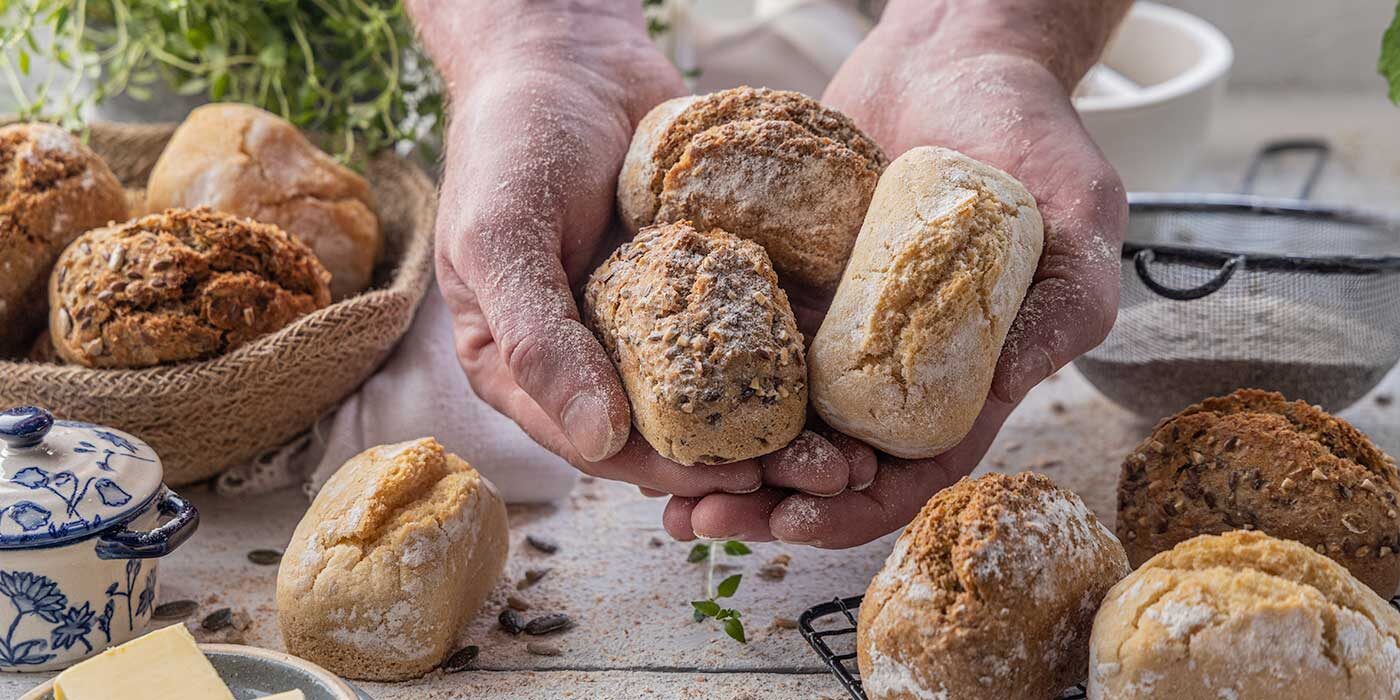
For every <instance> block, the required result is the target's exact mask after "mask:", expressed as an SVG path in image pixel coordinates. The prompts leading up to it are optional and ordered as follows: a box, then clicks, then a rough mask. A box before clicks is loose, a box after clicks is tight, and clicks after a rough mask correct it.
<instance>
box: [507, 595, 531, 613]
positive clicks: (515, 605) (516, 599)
mask: <svg viewBox="0 0 1400 700" xmlns="http://www.w3.org/2000/svg"><path fill="white" fill-rule="evenodd" d="M506 605H508V606H510V609H511V610H519V611H520V612H525V611H526V610H529V609H530V601H528V600H525V598H523V597H521V596H518V595H516V594H514V593H511V594H510V595H508V596H506Z"/></svg>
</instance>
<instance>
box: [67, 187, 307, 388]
mask: <svg viewBox="0 0 1400 700" xmlns="http://www.w3.org/2000/svg"><path fill="white" fill-rule="evenodd" d="M329 278H330V275H329V274H327V272H326V270H325V268H323V267H321V264H320V263H319V262H317V261H316V257H315V256H314V255H312V254H311V250H310V249H308V248H307V247H306V246H305V245H303V244H301V243H300V242H298V241H297V240H296V239H294V238H292V237H290V236H288V235H287V234H286V233H284V232H283V231H282V230H281V229H279V228H277V227H276V226H271V225H268V224H260V223H257V222H255V221H252V220H249V219H241V218H238V217H235V216H231V215H229V214H222V213H217V212H212V211H209V210H208V209H197V210H194V211H184V210H179V209H172V210H170V211H166V212H164V213H161V214H153V215H150V216H144V217H141V218H139V219H133V220H131V221H128V222H126V223H124V224H119V225H116V226H109V227H105V228H100V229H96V230H93V231H89V232H88V233H85V234H83V235H82V236H81V237H79V238H78V239H77V240H76V241H74V242H73V244H72V245H70V246H69V247H68V249H67V250H65V251H64V252H63V255H62V256H60V257H59V260H58V264H57V266H56V268H55V270H54V274H53V277H52V279H51V280H50V284H49V301H50V306H51V308H50V313H49V332H50V336H51V337H52V340H53V344H54V349H55V350H56V351H57V353H58V355H59V356H60V357H62V358H63V359H64V360H65V361H67V362H71V363H74V364H80V365H84V366H87V367H110V368H136V367H149V366H152V365H158V364H163V363H168V362H182V361H186V360H198V359H205V358H209V357H213V356H215V355H218V354H221V353H225V352H228V351H231V350H234V349H236V348H238V347H240V346H241V345H243V344H245V343H247V342H249V341H251V340H253V339H255V338H258V337H260V336H263V335H266V334H268V333H273V332H275V331H277V330H280V329H281V328H282V327H284V326H286V325H287V324H289V323H291V322H292V321H294V320H296V319H298V318H300V317H302V316H304V315H306V314H308V313H311V312H312V311H315V310H317V309H320V308H323V307H325V306H326V305H327V304H329V303H330V291H329V288H328V287H327V281H328V280H329Z"/></svg>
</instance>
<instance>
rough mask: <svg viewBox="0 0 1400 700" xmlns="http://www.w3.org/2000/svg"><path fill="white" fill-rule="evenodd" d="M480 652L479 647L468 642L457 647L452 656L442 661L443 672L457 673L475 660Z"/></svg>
mask: <svg viewBox="0 0 1400 700" xmlns="http://www.w3.org/2000/svg"><path fill="white" fill-rule="evenodd" d="M480 653H481V649H480V648H479V647H477V646H476V645H475V644H468V645H467V646H464V647H462V648H461V649H458V650H457V651H456V652H454V653H453V654H452V656H449V657H447V660H446V661H444V662H442V671H443V673H457V672H459V671H465V670H467V667H468V666H471V665H472V662H474V661H476V657H477V655H478V654H480Z"/></svg>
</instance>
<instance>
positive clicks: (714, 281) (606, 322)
mask: <svg viewBox="0 0 1400 700" xmlns="http://www.w3.org/2000/svg"><path fill="white" fill-rule="evenodd" d="M584 316H585V318H586V319H587V321H588V324H589V325H590V327H592V329H593V332H594V333H595V334H596V335H597V336H598V340H599V341H600V342H601V343H602V344H603V347H604V348H606V349H607V351H608V354H609V355H610V356H611V357H612V360H613V363H614V364H615V365H616V366H617V370H618V373H619V374H620V375H621V376H622V384H623V386H624V387H625V388H626V390H627V396H628V398H629V399H630V401H631V404H632V420H633V422H634V423H635V424H636V426H637V430H639V431H640V432H641V433H642V435H643V436H644V437H645V438H646V439H647V441H648V442H650V443H651V445H652V447H654V448H656V451H657V452H660V453H661V454H662V456H664V457H666V458H667V459H671V460H674V461H676V462H679V463H681V464H688V465H689V464H723V463H726V462H734V461H737V460H741V459H748V458H751V457H757V456H759V455H763V454H767V453H769V452H772V451H774V450H777V449H779V448H781V447H783V446H784V445H787V444H788V443H789V442H791V441H792V439H793V438H795V437H797V435H798V433H800V432H802V425H803V420H804V419H805V412H806V406H807V365H806V363H805V361H804V360H803V356H802V335H801V334H800V333H799V332H798V331H797V323H796V321H795V320H794V319H793V315H792V309H791V308H790V307H789V306H788V300H787V295H786V294H785V293H783V290H782V288H780V287H779V286H778V279H777V277H776V276H775V275H774V273H773V268H772V266H771V265H770V264H769V262H768V256H767V255H765V254H764V253H763V249H762V248H760V247H759V246H758V245H756V244H754V243H751V242H749V241H745V240H741V239H739V238H737V237H735V236H732V235H730V234H728V233H725V232H724V231H720V230H714V231H709V232H705V233H702V232H699V231H696V230H695V229H694V228H692V227H691V225H690V223H689V222H681V223H678V224H665V225H661V226H653V227H651V228H647V229H643V230H642V232H641V233H640V234H638V235H637V238H636V239H635V240H633V241H631V242H630V243H626V244H624V245H623V246H622V247H621V248H619V249H618V250H617V252H615V253H613V255H612V257H610V258H608V260H607V261H606V262H604V263H603V265H602V266H601V267H599V268H598V269H597V270H596V271H595V272H594V273H593V277H592V278H591V279H590V280H589V281H588V287H587V289H586V291H585V293H584Z"/></svg>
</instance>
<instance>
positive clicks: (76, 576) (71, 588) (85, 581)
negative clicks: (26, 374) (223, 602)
mask: <svg viewBox="0 0 1400 700" xmlns="http://www.w3.org/2000/svg"><path fill="white" fill-rule="evenodd" d="M0 440H3V444H4V446H3V449H0V671H53V670H57V669H61V668H65V667H67V666H71V665H72V664H74V663H76V662H78V661H81V660H82V659H85V658H87V657H89V656H92V655H93V654H96V653H98V652H100V651H102V650H103V649H105V648H107V647H108V646H114V645H117V644H121V643H122V642H125V641H127V640H129V639H132V638H134V637H137V636H139V635H140V634H141V633H142V632H144V631H145V628H146V623H147V622H149V621H150V619H151V612H152V609H153V608H154V607H155V602H156V592H157V585H158V580H157V578H156V563H157V560H158V559H159V558H160V557H162V556H164V555H166V554H168V553H170V552H171V551H173V550H174V549H175V548H176V547H178V546H180V544H181V543H183V542H184V541H185V540H186V539H187V538H188V537H189V536H190V535H191V534H193V533H194V530H195V527H197V526H198V524H199V513H198V512H197V511H196V510H195V508H194V506H193V505H192V504H190V503H189V502H188V501H186V500H185V499H183V498H180V497H179V496H177V495H175V493H174V492H173V491H171V490H169V489H167V488H165V486H164V485H163V484H162V483H161V480H162V478H163V472H162V469H161V465H160V459H159V458H158V457H157V456H156V454H155V452H154V451H152V450H151V448H150V446H149V445H147V444H146V443H144V442H142V441H141V440H139V439H137V438H135V437H133V436H131V435H129V434H127V433H124V432H122V431H120V430H115V429H111V428H103V427H99V426H95V425H90V424H87V423H75V422H71V421H63V420H54V418H53V416H52V415H50V414H49V412H48V411H45V410H43V409H40V408H34V407H32V406H26V407H21V408H14V409H10V410H8V411H5V412H3V413H0ZM162 521H164V522H162Z"/></svg>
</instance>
